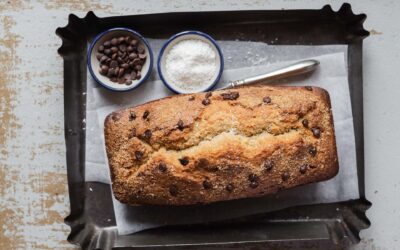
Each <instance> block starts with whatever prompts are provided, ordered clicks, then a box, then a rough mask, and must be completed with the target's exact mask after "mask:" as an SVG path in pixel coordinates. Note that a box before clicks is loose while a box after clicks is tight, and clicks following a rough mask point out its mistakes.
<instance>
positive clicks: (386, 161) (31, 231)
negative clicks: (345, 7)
mask: <svg viewBox="0 0 400 250" xmlns="http://www.w3.org/2000/svg"><path fill="white" fill-rule="evenodd" d="M349 2H350V3H351V4H352V6H353V9H354V10H355V12H356V13H361V12H362V13H366V14H367V15H368V18H367V21H366V23H365V27H366V28H367V29H368V30H370V31H371V36H370V37H369V38H368V39H366V40H365V42H364V98H365V101H364V108H365V122H364V124H365V143H366V146H365V155H366V194H367V198H368V199H369V200H371V201H372V203H373V206H372V208H371V209H370V210H369V211H368V213H367V214H368V217H369V218H370V219H371V222H372V226H371V228H369V229H367V230H365V231H363V232H362V237H363V239H362V242H361V243H360V244H359V245H357V246H355V248H356V249H398V246H399V245H400V242H399V236H400V202H399V193H400V178H399V176H400V168H399V167H398V165H399V162H400V152H399V146H400V145H399V141H400V130H399V129H397V126H398V124H399V119H400V111H399V101H398V100H399V96H400V86H399V83H398V71H399V68H400V60H399V56H400V37H399V34H400V25H398V23H399V22H400V15H399V14H398V12H399V10H400V2H399V1H394V0H393V1H389V0H386V1H373V0H369V1H362V0H358V1H349ZM326 3H331V4H332V6H333V7H334V9H337V8H338V7H339V6H340V5H341V1H323V0H314V1H313V0H306V1H296V0H286V1H285V0H275V1H268V0H265V1H261V0H259V1H257V0H231V1H230V0H220V1H208V0H201V1H183V0H182V1H170V0H165V1H152V0H136V1H128V0H126V1H118V2H115V3H113V1H98V0H97V1H93V0H86V1H82V0H71V1H63V0H53V1H45V0H43V1H22V0H10V1H5V0H2V1H0V119H1V124H0V249H74V248H75V247H74V246H72V245H70V244H69V243H68V242H66V240H65V239H66V237H67V235H68V233H69V228H68V227H67V226H66V225H65V224H64V223H63V218H64V217H65V216H66V215H68V212H69V200H68V189H67V184H66V183H67V180H66V169H65V147H64V132H63V93H62V81H63V77H62V59H61V57H60V56H58V54H57V52H56V50H57V48H58V47H59V46H60V39H59V38H58V37H57V36H56V35H55V33H54V31H55V29H56V28H57V27H60V26H64V25H66V24H67V17H68V14H69V13H75V14H77V15H78V16H80V17H82V16H84V15H85V14H86V12H87V11H89V10H94V11H95V13H96V14H97V15H98V16H109V15H131V14H137V13H152V12H169V11H202V10H239V9H281V8H284V9H298V8H314V9H319V8H321V7H322V6H323V5H324V4H326Z"/></svg>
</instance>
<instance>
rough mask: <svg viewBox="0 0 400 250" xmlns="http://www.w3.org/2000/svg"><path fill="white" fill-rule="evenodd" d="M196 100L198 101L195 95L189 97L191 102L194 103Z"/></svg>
mask: <svg viewBox="0 0 400 250" xmlns="http://www.w3.org/2000/svg"><path fill="white" fill-rule="evenodd" d="M194 99H196V98H195V97H194V95H192V96H190V97H189V99H188V100H189V101H194Z"/></svg>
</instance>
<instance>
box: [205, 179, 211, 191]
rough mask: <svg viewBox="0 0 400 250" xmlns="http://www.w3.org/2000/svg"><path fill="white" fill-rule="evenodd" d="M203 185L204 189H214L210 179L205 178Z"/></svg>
mask: <svg viewBox="0 0 400 250" xmlns="http://www.w3.org/2000/svg"><path fill="white" fill-rule="evenodd" d="M203 187H204V189H212V188H213V185H212V183H211V182H210V181H208V180H204V181H203Z"/></svg>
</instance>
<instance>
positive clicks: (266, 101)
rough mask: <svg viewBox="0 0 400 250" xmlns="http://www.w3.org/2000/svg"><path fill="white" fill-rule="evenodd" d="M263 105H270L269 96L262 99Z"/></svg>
mask: <svg viewBox="0 0 400 250" xmlns="http://www.w3.org/2000/svg"><path fill="white" fill-rule="evenodd" d="M263 102H264V103H271V98H270V97H269V96H266V97H264V98H263Z"/></svg>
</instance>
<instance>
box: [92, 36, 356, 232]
mask: <svg viewBox="0 0 400 250" xmlns="http://www.w3.org/2000/svg"><path fill="white" fill-rule="evenodd" d="M150 43H151V45H152V47H153V49H155V51H157V50H158V48H159V47H160V46H159V45H160V44H161V42H160V41H158V40H153V41H151V42H150ZM220 45H221V47H222V50H223V53H224V55H225V62H226V67H225V71H224V74H223V77H222V79H221V83H220V85H219V86H223V85H224V84H222V83H223V82H227V81H230V80H237V79H242V78H246V77H249V76H253V75H258V74H261V73H264V72H268V71H270V70H273V69H276V68H279V67H281V66H284V65H287V64H289V63H292V62H294V61H297V60H300V59H307V58H313V59H317V60H319V61H320V62H321V65H320V67H319V69H318V70H317V71H316V72H315V73H314V74H313V75H311V76H307V77H302V78H297V79H293V80H291V81H285V82H283V83H282V84H285V85H310V86H318V87H322V88H325V89H326V90H328V92H329V94H330V97H331V102H332V111H333V117H334V125H335V133H336V143H337V148H338V155H339V166H340V168H339V173H338V175H337V176H336V177H335V178H333V179H331V180H328V181H325V182H320V183H314V184H309V185H306V186H302V187H298V188H294V189H291V190H286V191H282V192H279V193H278V194H276V195H270V196H266V197H262V198H255V199H244V200H236V201H227V202H219V203H215V204H210V205H205V206H185V207H156V206H135V207H132V206H127V205H124V204H121V203H120V202H118V201H117V200H115V199H113V200H114V211H115V216H116V221H117V226H118V231H119V233H120V234H130V233H134V232H138V231H141V230H144V229H148V228H153V227H159V226H162V225H173V224H193V223H202V222H210V221H218V220H225V219H231V218H237V217H241V216H246V215H251V214H258V213H263V212H268V211H273V210H278V209H282V208H285V207H290V206H295V205H304V204H315V203H327V202H338V201H345V200H350V199H356V198H359V191H358V179H357V168H356V156H355V142H354V129H353V119H352V112H351V104H350V95H349V88H348V80H347V66H346V61H347V60H346V59H347V55H346V50H347V46H345V45H343V46H342V45H334V46H268V45H266V44H264V43H255V42H236V41H230V42H229V41H224V42H220ZM233 69H234V70H233ZM172 94H173V93H171V92H170V91H169V90H167V89H166V88H165V87H164V85H163V84H162V82H161V81H159V80H158V76H157V74H156V72H153V74H152V77H151V79H150V80H149V81H148V82H146V83H145V84H144V85H142V86H140V87H139V88H138V89H136V90H134V91H132V92H127V93H115V92H110V91H108V90H105V89H103V88H99V87H98V86H97V84H96V83H95V82H93V80H92V79H91V77H90V76H88V93H87V97H88V104H87V106H88V109H87V118H86V128H87V134H86V177H85V178H86V181H99V182H103V183H110V177H109V168H108V163H107V159H106V155H105V150H104V135H103V122H104V118H105V117H106V115H108V114H109V113H111V112H112V111H115V110H117V109H120V108H125V107H129V106H135V105H138V104H141V103H144V102H147V101H150V100H154V99H158V98H162V97H165V96H168V95H172Z"/></svg>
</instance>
